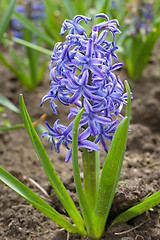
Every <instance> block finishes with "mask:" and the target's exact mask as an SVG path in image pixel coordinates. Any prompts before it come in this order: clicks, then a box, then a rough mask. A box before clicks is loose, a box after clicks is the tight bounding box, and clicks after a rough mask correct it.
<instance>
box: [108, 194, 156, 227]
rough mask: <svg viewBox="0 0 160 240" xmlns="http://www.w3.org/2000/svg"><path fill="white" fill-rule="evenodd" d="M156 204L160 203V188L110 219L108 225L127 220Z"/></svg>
mask: <svg viewBox="0 0 160 240" xmlns="http://www.w3.org/2000/svg"><path fill="white" fill-rule="evenodd" d="M158 204H160V190H159V191H158V192H156V193H154V194H152V195H151V196H150V197H148V198H146V199H144V200H143V201H142V202H140V203H139V204H137V205H136V206H134V207H131V208H129V209H128V210H127V211H125V212H124V213H122V214H120V215H119V216H117V217H116V218H115V219H114V220H113V221H112V223H111V225H110V227H111V226H113V225H114V224H117V223H124V222H127V221H129V220H130V219H132V218H134V217H136V216H138V215H140V214H142V213H144V212H146V211H148V210H150V209H151V208H153V207H155V206H156V205H158Z"/></svg>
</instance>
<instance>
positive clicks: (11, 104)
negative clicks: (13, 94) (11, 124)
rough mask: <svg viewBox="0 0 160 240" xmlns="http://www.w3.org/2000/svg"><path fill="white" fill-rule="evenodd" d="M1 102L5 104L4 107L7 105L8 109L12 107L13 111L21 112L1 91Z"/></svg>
mask: <svg viewBox="0 0 160 240" xmlns="http://www.w3.org/2000/svg"><path fill="white" fill-rule="evenodd" d="M0 104H1V105H3V106H4V107H7V108H8V109H10V110H11V111H13V112H15V113H18V114H19V113H20V111H19V109H18V108H17V107H16V106H15V105H14V104H13V103H12V102H11V101H10V100H9V99H8V98H6V97H5V96H3V95H2V94H1V93H0Z"/></svg>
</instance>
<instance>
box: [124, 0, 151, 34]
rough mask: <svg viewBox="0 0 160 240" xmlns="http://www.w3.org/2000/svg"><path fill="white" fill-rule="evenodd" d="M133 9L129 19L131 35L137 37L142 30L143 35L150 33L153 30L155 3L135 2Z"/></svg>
mask: <svg viewBox="0 0 160 240" xmlns="http://www.w3.org/2000/svg"><path fill="white" fill-rule="evenodd" d="M132 7H133V10H132V9H131V16H130V17H129V18H128V19H127V21H126V22H128V25H129V28H130V27H131V26H132V28H131V35H132V36H133V37H136V36H137V34H138V33H139V32H140V33H141V34H143V35H146V34H148V33H149V32H150V31H151V30H152V27H151V23H152V21H153V19H154V14H153V3H145V2H143V1H142V2H140V3H134V4H133V6H132Z"/></svg>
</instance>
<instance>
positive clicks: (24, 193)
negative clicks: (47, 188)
mask: <svg viewBox="0 0 160 240" xmlns="http://www.w3.org/2000/svg"><path fill="white" fill-rule="evenodd" d="M0 180H1V181H2V182H3V183H5V184H6V185H7V186H8V187H10V188H11V189H12V190H14V191H15V192H16V193H18V194H19V195H20V196H21V197H23V198H24V199H26V200H27V201H28V202H29V203H31V204H32V205H33V206H34V207H36V208H37V209H38V210H40V211H41V212H42V213H44V214H45V215H46V216H47V217H49V218H51V219H52V220H53V221H54V222H56V223H57V224H59V225H60V226H61V227H63V228H65V229H66V230H69V231H70V232H72V233H77V232H78V229H76V228H75V227H74V226H72V224H71V223H70V222H68V221H67V220H66V219H65V218H64V217H62V215H61V214H59V213H58V212H57V211H56V210H55V209H54V208H52V207H51V206H50V205H49V204H48V203H46V202H45V201H44V200H42V199H41V198H40V197H39V196H38V195H36V194H35V193H34V192H32V191H31V190H30V189H29V188H28V187H26V186H25V185H24V184H23V183H21V182H20V181H18V180H17V179H16V178H15V177H13V176H12V175H11V174H9V173H8V172H7V171H5V170H4V169H3V168H1V167H0Z"/></svg>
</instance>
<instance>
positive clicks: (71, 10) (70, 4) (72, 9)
mask: <svg viewBox="0 0 160 240" xmlns="http://www.w3.org/2000/svg"><path fill="white" fill-rule="evenodd" d="M62 2H63V4H64V5H65V7H66V10H67V13H68V16H69V18H71V19H72V18H73V17H74V16H75V15H77V9H76V6H75V4H74V1H71V0H62Z"/></svg>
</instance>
